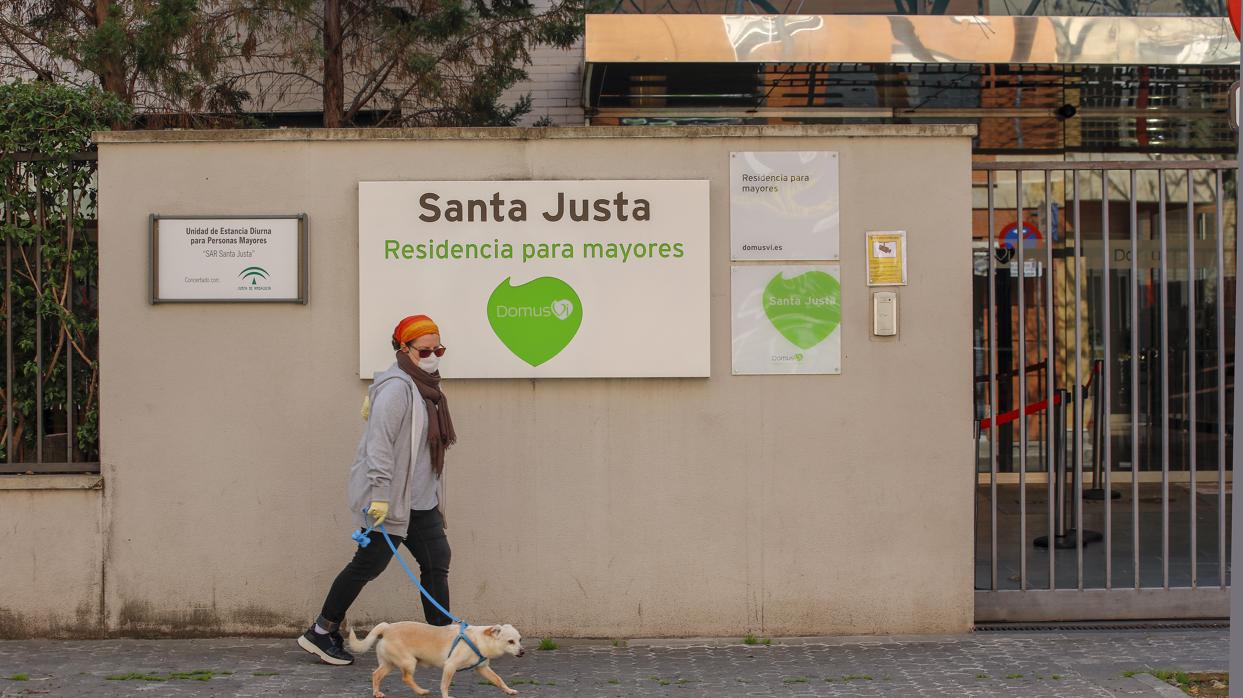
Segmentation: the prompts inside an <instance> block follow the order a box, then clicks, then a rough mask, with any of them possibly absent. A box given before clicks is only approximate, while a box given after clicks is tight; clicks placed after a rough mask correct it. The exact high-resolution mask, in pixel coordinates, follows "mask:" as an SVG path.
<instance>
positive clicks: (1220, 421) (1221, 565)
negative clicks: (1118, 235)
mask: <svg viewBox="0 0 1243 698" xmlns="http://www.w3.org/2000/svg"><path fill="white" fill-rule="evenodd" d="M1225 191H1226V189H1225V176H1224V175H1223V174H1222V171H1221V170H1217V190H1216V191H1215V192H1214V193H1213V199H1214V200H1215V201H1214V208H1215V209H1216V213H1217V216H1216V218H1217V583H1218V585H1220V586H1221V588H1222V589H1225V588H1226V221H1225V213H1224V211H1223V210H1222V198H1223V197H1224V196H1225Z"/></svg>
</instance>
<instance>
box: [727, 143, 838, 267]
mask: <svg viewBox="0 0 1243 698" xmlns="http://www.w3.org/2000/svg"><path fill="white" fill-rule="evenodd" d="M837 190H838V186H837V153H834V152H828V151H777V152H743V153H730V155H729V230H730V240H731V243H730V244H731V246H732V258H733V259H734V260H736V261H743V260H756V259H781V260H801V261H822V260H836V259H839V255H838V247H839V238H840V232H839V226H840V218H841V213H840V206H839V202H838V191H837Z"/></svg>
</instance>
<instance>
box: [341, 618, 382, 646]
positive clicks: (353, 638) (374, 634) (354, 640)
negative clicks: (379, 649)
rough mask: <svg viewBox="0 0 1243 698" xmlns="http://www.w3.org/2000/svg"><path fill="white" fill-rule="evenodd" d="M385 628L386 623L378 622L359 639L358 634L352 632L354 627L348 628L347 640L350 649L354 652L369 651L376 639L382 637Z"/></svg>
mask: <svg viewBox="0 0 1243 698" xmlns="http://www.w3.org/2000/svg"><path fill="white" fill-rule="evenodd" d="M385 630H388V623H380V624H378V625H376V626H375V627H374V628H372V629H371V632H369V633H367V637H364V638H363V639H362V640H361V641H360V640H359V639H358V636H357V635H355V634H354V629H353V628H350V639H349V641H348V642H347V644H348V645H349V646H350V651H351V652H355V653H362V652H367V651H369V650H370V649H371V646H372V645H374V644H375V643H376V641H377V640H379V639H380V638H382V637H384V631H385Z"/></svg>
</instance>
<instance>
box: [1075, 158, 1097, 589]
mask: <svg viewBox="0 0 1243 698" xmlns="http://www.w3.org/2000/svg"><path fill="white" fill-rule="evenodd" d="M1071 178H1072V186H1071V191H1072V195H1073V197H1074V206H1075V209H1074V211H1075V214H1074V215H1075V256H1074V258H1073V259H1074V267H1075V427H1074V428H1075V440H1074V448H1075V568H1076V572H1075V580H1076V581H1075V584H1076V587H1077V588H1078V589H1079V590H1081V591H1082V590H1083V366H1082V365H1081V359H1082V355H1083V325H1082V318H1081V307H1080V306H1081V305H1082V303H1083V295H1082V294H1083V291H1082V286H1081V284H1080V282H1081V281H1082V278H1081V276H1080V274H1081V272H1082V270H1083V257H1082V256H1081V254H1082V250H1081V248H1080V247H1079V241H1080V239H1081V238H1082V232H1081V231H1082V228H1080V227H1079V172H1078V171H1073V170H1072V171H1071ZM1093 382H1095V379H1093Z"/></svg>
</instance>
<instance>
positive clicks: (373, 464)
mask: <svg viewBox="0 0 1243 698" xmlns="http://www.w3.org/2000/svg"><path fill="white" fill-rule="evenodd" d="M368 397H369V399H370V401H371V415H370V417H369V418H368V419H367V427H366V430H365V431H364V432H363V436H362V439H360V440H359V442H358V452H357V454H356V455H355V457H354V465H353V466H352V467H351V468H350V483H349V499H350V511H352V512H353V513H354V519H355V521H356V522H357V523H358V526H359V527H360V528H366V526H367V525H368V524H369V523H371V522H370V521H369V520H368V518H369V517H367V516H365V515H364V514H363V511H362V510H363V509H364V508H366V507H367V505H369V504H370V503H371V502H388V518H386V519H385V520H384V528H385V530H387V531H388V532H389V533H390V534H392V535H395V536H403V537H404V536H405V535H406V529H407V527H408V526H409V525H410V510H411V509H417V510H420V511H425V510H428V509H435V508H436V505H437V504H439V503H440V478H439V477H438V476H437V475H436V473H435V471H434V470H432V457H431V449H429V448H428V446H427V405H426V404H425V403H424V402H423V400H422V399H421V398H420V397H419V396H418V388H417V387H415V385H414V380H413V379H412V378H410V376H409V375H407V374H406V372H405V371H403V370H401V367H399V366H398V365H397V364H396V363H394V364H393V365H392V366H390V367H389V368H388V369H387V370H385V371H383V372H381V373H377V374H376V375H375V380H374V381H372V383H371V389H370V391H368ZM411 407H413V409H411ZM412 456H413V457H412Z"/></svg>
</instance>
